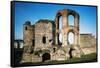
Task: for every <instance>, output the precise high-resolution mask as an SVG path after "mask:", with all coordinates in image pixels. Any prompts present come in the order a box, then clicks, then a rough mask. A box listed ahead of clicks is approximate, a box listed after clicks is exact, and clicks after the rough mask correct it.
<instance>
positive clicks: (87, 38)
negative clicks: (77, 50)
mask: <svg viewBox="0 0 100 68" xmlns="http://www.w3.org/2000/svg"><path fill="white" fill-rule="evenodd" d="M95 45H96V38H95V36H92V34H80V47H91V46H95Z"/></svg>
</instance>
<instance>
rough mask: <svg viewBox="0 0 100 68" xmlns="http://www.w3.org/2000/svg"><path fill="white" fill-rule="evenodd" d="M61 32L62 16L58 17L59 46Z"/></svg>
mask: <svg viewBox="0 0 100 68" xmlns="http://www.w3.org/2000/svg"><path fill="white" fill-rule="evenodd" d="M61 30H62V16H60V18H59V45H61V43H62V34H61Z"/></svg>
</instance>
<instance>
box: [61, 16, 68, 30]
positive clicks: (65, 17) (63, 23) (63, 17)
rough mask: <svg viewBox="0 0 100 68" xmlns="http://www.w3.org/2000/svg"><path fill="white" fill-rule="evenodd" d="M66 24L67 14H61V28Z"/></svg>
mask: <svg viewBox="0 0 100 68" xmlns="http://www.w3.org/2000/svg"><path fill="white" fill-rule="evenodd" d="M67 26H68V22H67V16H66V15H62V28H66V27H67Z"/></svg>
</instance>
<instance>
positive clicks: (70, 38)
mask: <svg viewBox="0 0 100 68" xmlns="http://www.w3.org/2000/svg"><path fill="white" fill-rule="evenodd" d="M68 44H69V45H72V44H74V34H73V32H69V33H68Z"/></svg>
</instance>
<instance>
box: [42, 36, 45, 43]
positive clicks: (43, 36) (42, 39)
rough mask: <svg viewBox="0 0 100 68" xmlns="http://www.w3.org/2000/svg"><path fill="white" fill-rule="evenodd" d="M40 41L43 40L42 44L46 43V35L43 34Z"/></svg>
mask: <svg viewBox="0 0 100 68" xmlns="http://www.w3.org/2000/svg"><path fill="white" fill-rule="evenodd" d="M42 42H43V43H44V44H45V43H46V37H45V36H43V38H42Z"/></svg>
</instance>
